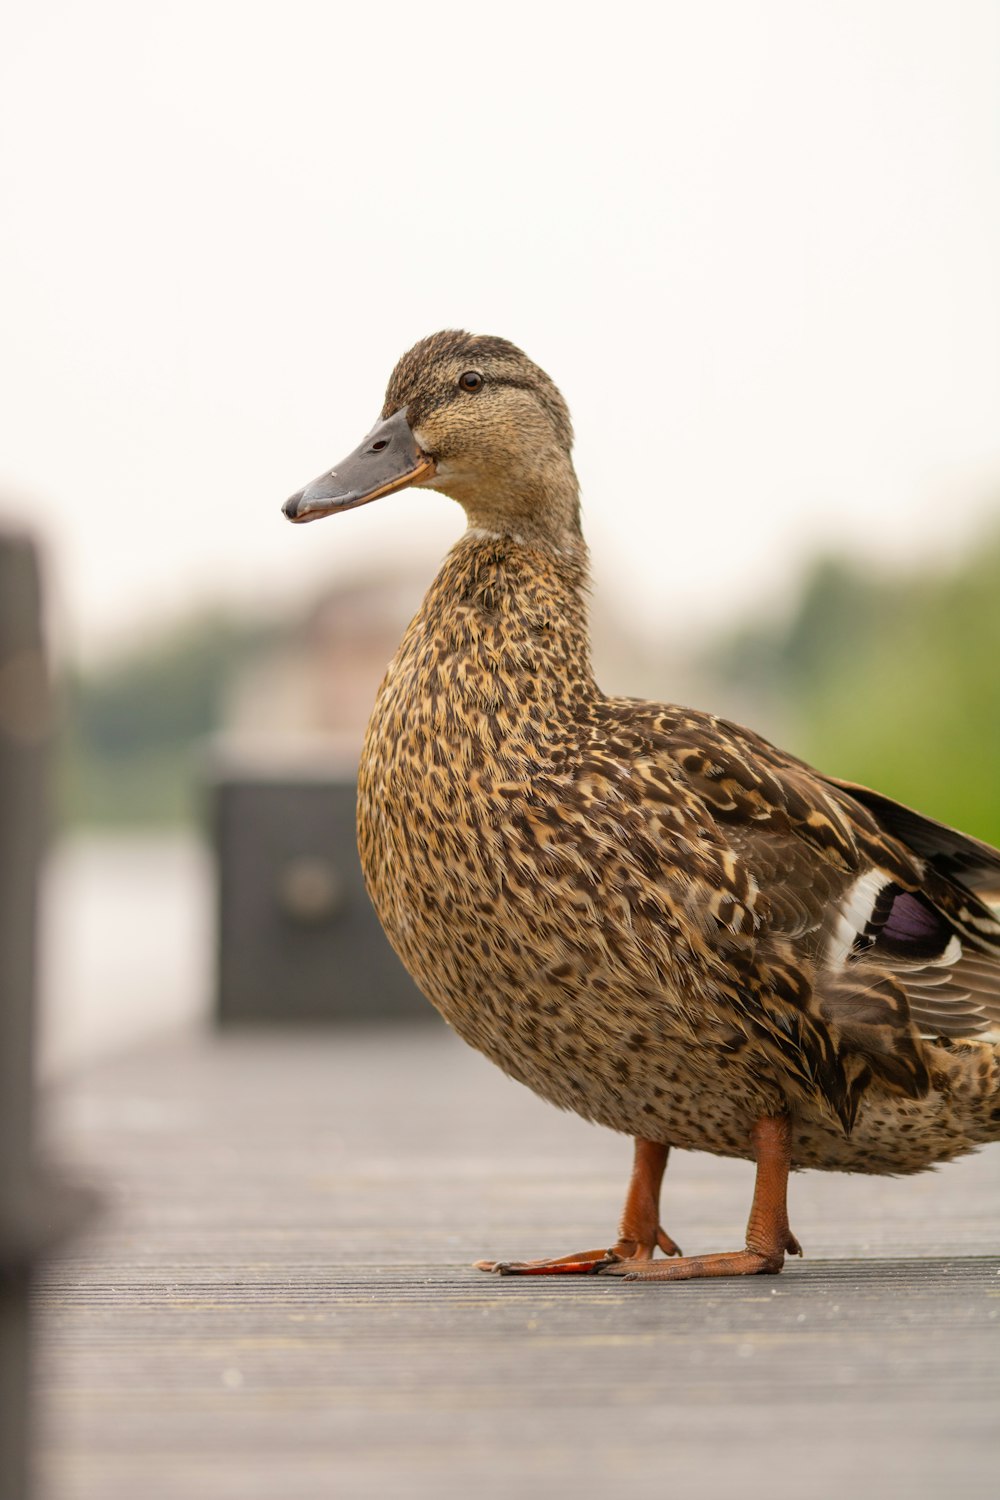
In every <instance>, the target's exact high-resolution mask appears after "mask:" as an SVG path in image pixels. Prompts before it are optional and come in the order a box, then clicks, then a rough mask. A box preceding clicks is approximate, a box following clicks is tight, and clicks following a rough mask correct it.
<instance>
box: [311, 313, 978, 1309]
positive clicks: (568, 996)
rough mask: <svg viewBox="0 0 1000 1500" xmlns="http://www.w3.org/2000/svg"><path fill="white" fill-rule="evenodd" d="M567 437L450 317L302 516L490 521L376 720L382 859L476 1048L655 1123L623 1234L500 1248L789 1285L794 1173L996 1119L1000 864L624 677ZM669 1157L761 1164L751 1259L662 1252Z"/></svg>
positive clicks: (538, 381) (376, 826) (899, 1167)
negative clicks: (415, 509) (455, 515)
mask: <svg viewBox="0 0 1000 1500" xmlns="http://www.w3.org/2000/svg"><path fill="white" fill-rule="evenodd" d="M571 444H572V429H571V426H570V419H569V412H568V410H567V408H566V403H565V401H564V400H563V398H562V396H561V395H560V393H559V391H558V390H557V389H556V387H555V386H554V385H553V383H552V381H551V380H550V379H549V378H548V376H547V375H545V374H544V373H543V371H542V370H540V369H539V368H538V367H537V365H534V364H532V362H531V361H530V360H529V359H527V358H526V356H525V355H524V354H522V353H521V351H520V350H519V349H517V348H515V347H514V345H512V344H509V343H507V342H506V340H504V339H499V338H486V337H479V336H473V335H470V334H467V333H458V332H446V333H438V334H435V335H434V336H433V337H431V338H428V339H424V340H423V341H422V342H421V343H419V344H417V345H416V347H415V348H413V349H411V350H410V352H409V353H408V354H406V355H404V356H403V358H402V359H401V360H400V362H399V364H398V365H397V366H396V368H395V370H394V371H393V374H392V378H391V379H390V381H389V388H388V391H387V392H386V398H385V405H384V406H383V408H382V416H381V420H380V421H379V423H378V425H377V426H376V427H375V428H373V430H372V431H371V432H370V433H369V434H368V437H367V438H366V439H365V440H364V442H363V443H362V445H361V446H360V448H357V449H356V450H355V452H354V453H352V454H351V455H350V457H349V458H347V459H346V460H345V461H344V462H343V463H342V464H340V465H338V467H337V468H336V469H333V470H332V471H330V472H329V473H327V474H324V475H322V476H321V477H320V478H319V479H317V480H315V481H314V482H313V483H312V484H310V485H308V486H307V487H306V488H305V489H304V490H302V491H300V493H299V494H297V495H294V496H293V497H292V498H291V499H290V500H289V501H288V502H287V503H286V505H285V508H284V509H285V514H286V515H287V516H288V517H289V518H290V519H291V520H293V521H312V520H315V519H317V518H318V517H319V516H325V515H330V514H332V513H333V512H334V511H341V510H348V509H351V508H353V507H354V506H357V505H365V504H367V502H368V501H370V500H375V499H377V498H378V497H379V496H381V495H388V494H391V493H392V492H393V491H394V490H400V489H404V488H405V487H406V486H408V485H415V486H423V487H426V488H430V489H435V490H441V491H443V492H444V493H445V494H448V495H451V496H452V497H453V498H454V499H455V500H458V501H459V502H460V503H461V504H462V505H463V506H464V508H465V511H466V514H467V517H468V523H469V524H468V529H467V530H466V532H465V534H464V536H463V537H462V539H461V540H460V541H459V542H458V544H457V545H456V546H455V547H454V548H453V550H452V551H451V553H450V554H449V556H448V558H447V559H446V561H445V563H444V566H443V568H442V569H441V572H440V573H439V575H438V578H437V580H436V582H435V583H434V585H433V587H432V588H431V590H430V592H429V594H428V595H427V597H426V599H425V600H424V603H423V606H422V607H421V609H420V612H419V614H418V615H417V617H416V619H415V620H414V621H413V623H412V624H411V625H410V627H409V629H408V630H407V632H406V634H405V636H404V637H403V641H402V644H401V646H400V648H399V651H398V652H397V654H396V657H395V660H394V661H393V663H392V665H391V666H390V668H389V670H388V673H387V674H386V677H385V680H384V682H383V683H382V686H381V688H380V689H379V693H378V698H377V701H376V704H375V710H374V712H373V714H372V718H371V722H370V724H369V726H368V734H367V738H366V741H365V747H364V751H363V754H362V758H361V767H360V772H359V783H358V837H359V845H360V850H361V860H362V864H363V866H364V871H365V877H366V880H367V883H368V889H369V891H370V893H371V898H372V901H373V902H374V904H375V907H376V910H377V911H378V914H379V917H380V919H381V921H382V925H383V926H384V928H385V930H386V932H387V934H388V936H389V939H390V941H391V942H392V944H393V946H394V948H395V949H396V951H397V953H398V954H399V955H400V957H401V959H402V960H403V963H404V964H405V965H406V967H407V968H408V969H409V971H410V973H411V974H412V975H413V977H414V979H415V980H416V982H417V984H418V985H419V986H420V988H421V989H422V990H423V992H424V994H425V995H427V997H428V998H429V999H430V1000H431V1001H432V1003H433V1004H434V1005H435V1006H437V1008H438V1010H439V1011H440V1012H441V1013H442V1015H443V1016H444V1017H445V1019H446V1020H447V1021H448V1022H449V1023H450V1024H451V1025H452V1026H453V1027H454V1028H455V1030H456V1031H457V1032H458V1033H459V1035H460V1036H462V1037H464V1038H465V1040H466V1041H467V1042H470V1043H471V1044H472V1046H474V1047H478V1048H479V1049H480V1051H482V1052H485V1053H486V1055H487V1057H490V1058H492V1060H493V1061H494V1062H495V1063H497V1064H498V1065H499V1066H500V1067H501V1068H503V1069H504V1071H505V1072H507V1073H510V1074H511V1075H512V1076H513V1077H514V1078H517V1079H519V1080H520V1081H521V1082H522V1083H526V1084H527V1085H528V1086H529V1088H532V1089H534V1090H535V1091H536V1093H539V1094H541V1095H542V1096H543V1097H544V1098H546V1099H550V1100H551V1101H552V1102H553V1103H554V1104H558V1105H560V1106H561V1107H563V1108H566V1109H574V1110H576V1111H577V1113H579V1114H581V1115H584V1116H585V1117H586V1118H587V1119H590V1120H596V1121H599V1122H600V1123H601V1124H602V1125H607V1126H609V1127H610V1128H611V1129H613V1130H619V1131H625V1132H627V1133H628V1134H629V1135H631V1136H633V1137H634V1138H635V1164H634V1168H633V1173H632V1179H631V1183H630V1186H629V1190H628V1196H627V1198H626V1202H625V1211H624V1215H623V1218H622V1222H621V1229H620V1234H619V1238H618V1240H617V1242H616V1243H615V1244H614V1245H613V1246H612V1247H611V1248H610V1249H599V1250H587V1251H581V1252H578V1253H577V1254H574V1255H569V1256H564V1257H561V1258H560V1259H557V1260H543V1261H529V1262H513V1263H512V1262H490V1261H482V1262H479V1265H480V1266H481V1267H482V1269H484V1270H494V1271H503V1272H536V1273H542V1272H559V1271H588V1270H598V1271H603V1272H610V1273H611V1274H613V1275H627V1276H631V1277H638V1278H639V1279H641V1280H677V1279H681V1278H686V1277H693V1276H725V1275H738V1274H746V1273H752V1272H760V1271H764V1272H775V1271H779V1270H780V1269H781V1267H782V1264H783V1261H784V1257H785V1253H786V1251H790V1252H792V1253H796V1254H797V1253H800V1252H799V1246H798V1243H797V1242H796V1240H795V1238H794V1236H793V1235H792V1233H791V1231H790V1229H789V1226H788V1217H787V1210H786V1189H787V1177H788V1171H789V1168H790V1167H791V1166H794V1167H821V1168H826V1169H828V1170H840V1171H852V1172H874V1173H898V1172H916V1171H919V1170H920V1169H921V1168H923V1167H927V1166H930V1165H931V1164H932V1163H933V1162H938V1161H944V1160H947V1159H948V1158H950V1157H953V1156H958V1155H961V1154H962V1153H963V1152H967V1151H971V1150H972V1149H973V1148H974V1147H975V1146H977V1145H979V1144H981V1143H982V1142H984V1141H990V1140H996V1139H998V1138H1000V1041H998V1030H1000V921H998V920H997V917H996V915H995V914H994V913H993V912H992V911H991V910H990V909H989V907H988V906H987V904H986V898H987V897H988V896H989V895H991V894H993V893H995V892H997V891H998V890H1000V853H998V852H997V851H996V850H994V849H991V848H989V847H988V846H987V845H985V844H982V843H979V842H978V841H977V840H975V839H972V838H967V837H965V836H964V835H963V834H960V833H956V832H953V831H952V830H951V829H950V828H946V827H943V826H942V825H941V824H939V823H935V822H933V821H931V820H930V819H929V818H924V817H922V816H921V815H920V814H919V813H916V812H912V811H910V809H909V808H905V807H902V806H900V805H899V804H897V803H895V802H891V801H890V800H889V799H888V798H886V797H882V796H880V795H879V794H878V793H876V792H871V791H868V790H867V789H866V788H864V787H861V786H854V785H851V784H850V783H848V782H843V781H836V780H834V779H832V778H830V777H825V776H821V775H820V774H819V773H818V772H816V771H813V770H811V769H810V767H809V766H807V765H805V764H804V763H803V762H802V761H799V760H796V759H795V758H794V757H793V756H790V755H785V754H783V753H782V752H781V751H779V750H776V749H775V748H774V746H773V745H770V744H769V743H768V742H767V741H766V740H763V739H761V738H760V737H759V736H758V735H756V734H754V733H753V732H752V731H751V730H748V729H742V728H740V726H739V725H737V724H732V723H729V722H727V721H726V720H724V719H717V718H714V717H712V716H711V715H710V714H701V713H696V712H693V711H691V710H689V709H684V708H674V707H670V706H666V705H662V704H658V703H643V702H639V701H637V700H635V699H629V698H607V697H605V695H604V694H603V693H602V692H601V691H600V689H599V688H598V687H597V684H596V683H595V682H594V678H593V676H592V674H591V668H590V651H589V645H588V634H587V614H586V602H585V601H586V589H587V553H586V548H585V546H584V542H583V538H582V536H581V532H580V518H579V506H578V490H577V480H576V475H575V473H574V470H573V464H572V460H571V458H570V449H571ZM991 1028H992V1031H991ZM670 1146H680V1147H684V1148H687V1149H694V1150H700V1151H712V1152H715V1153H717V1154H719V1155H722V1156H741V1157H751V1158H753V1159H754V1160H755V1161H756V1164H757V1177H756V1187H755V1191H754V1197H753V1207H752V1209H751V1213H750V1222H749V1226H748V1229H747V1237H746V1248H745V1249H743V1250H738V1251H735V1252H733V1253H729V1254H722V1255H702V1256H694V1257H681V1258H680V1259H668V1260H662V1261H656V1262H654V1261H653V1254H654V1251H655V1249H656V1247H657V1246H659V1247H660V1249H662V1250H663V1251H665V1252H666V1254H667V1255H668V1256H680V1251H679V1250H678V1248H677V1246H676V1245H675V1244H674V1242H673V1240H672V1239H670V1237H669V1236H668V1235H667V1234H666V1233H665V1231H664V1230H663V1229H662V1228H661V1227H660V1222H659V1208H658V1203H659V1193H660V1183H661V1180H662V1176H663V1171H664V1167H665V1165H666V1160H667V1152H668V1150H669V1148H670Z"/></svg>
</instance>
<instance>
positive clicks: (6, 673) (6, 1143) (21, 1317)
mask: <svg viewBox="0 0 1000 1500" xmlns="http://www.w3.org/2000/svg"><path fill="white" fill-rule="evenodd" d="M50 718H51V698H50V693H49V683H48V672H47V668H46V663H45V655H44V651H43V647H42V627H41V601H40V587H39V577H38V564H37V558H36V554H35V549H34V547H33V546H32V544H31V542H30V541H29V540H28V539H27V538H26V537H22V536H12V535H9V534H3V533H0V1500H24V1497H25V1496H26V1495H27V1494H28V1493H29V1475H28V1446H29V1445H28V1432H29V1424H28V1388H29V1381H28V1360H29V1353H30V1350H29V1313H28V1298H29V1292H30V1287H31V1275H32V1266H33V1265H34V1263H35V1262H36V1261H37V1259H38V1256H39V1254H40V1253H41V1252H42V1251H43V1250H44V1248H45V1246H46V1245H47V1244H48V1243H50V1242H51V1241H52V1240H53V1239H55V1238H56V1237H58V1236H59V1235H61V1234H62V1233H64V1232H65V1231H66V1230H67V1229H68V1228H69V1227H70V1225H71V1224H72V1223H73V1221H74V1220H75V1219H76V1218H77V1217H78V1215H79V1213H80V1210H81V1208H82V1207H83V1206H84V1203H83V1199H82V1198H81V1197H80V1195H78V1194H76V1193H73V1192H71V1191H70V1190H69V1189H68V1188H65V1187H60V1186H58V1185H57V1184H54V1183H52V1182H46V1181H44V1180H43V1179H42V1178H41V1177H40V1175H39V1173H38V1172H37V1170H36V1166H35V1161H34V1156H33V1151H32V1099H33V1093H34V1077H33V1066H34V1047H33V1040H34V1037H33V1029H34V1017H33V1011H34V1000H35V941H36V907H37V886H38V872H39V866H40V863H41V855H42V848H43V844H44V833H45V829H44V824H45V779H46V765H45V762H46V758H47V751H48V741H49V730H50Z"/></svg>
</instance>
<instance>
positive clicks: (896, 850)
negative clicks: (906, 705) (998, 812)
mask: <svg viewBox="0 0 1000 1500" xmlns="http://www.w3.org/2000/svg"><path fill="white" fill-rule="evenodd" d="M658 728H659V729H661V730H662V732H663V738H662V739H661V740H659V745H658V749H659V750H660V754H661V755H662V754H663V753H664V751H665V752H666V754H667V755H668V756H669V759H670V761H671V762H672V770H673V774H674V777H675V778H676V782H677V783H679V789H683V793H684V795H685V796H687V797H692V796H693V798H694V799H695V803H696V805H697V807H698V808H700V809H701V811H702V814H703V815H704V816H705V818H706V821H707V826H708V827H710V828H711V829H712V830H713V832H714V834H715V835H716V836H717V837H718V838H719V839H720V840H721V841H722V842H723V843H724V846H725V848H726V850H727V852H728V855H729V857H730V860H731V861H732V862H733V882H732V883H733V884H734V886H738V887H739V888H740V889H742V890H745V889H746V888H747V886H748V885H750V886H752V887H753V888H754V889H755V890H756V891H759V893H760V895H759V898H758V900H757V902H756V917H757V921H758V923H759V947H760V951H761V955H762V957H761V960H760V961H761V963H766V962H767V955H768V953H773V952H775V951H780V952H782V953H784V954H790V955H791V961H792V962H794V963H795V964H796V965H797V968H798V972H799V975H800V977H801V978H802V979H803V981H804V982H805V984H806V985H807V986H808V989H809V992H810V996H809V1000H808V1001H807V1002H806V1007H805V1008H806V1009H807V1011H808V1013H809V1015H810V1017H811V1019H813V1020H814V1021H815V1022H816V1023H817V1024H820V1025H825V1026H828V1027H829V1028H830V1029H831V1032H832V1033H833V1034H834V1035H835V1036H836V1038H837V1039H838V1045H839V1046H840V1047H841V1048H843V1049H846V1051H847V1052H852V1051H853V1052H855V1053H857V1054H858V1055H859V1056H860V1057H862V1058H863V1059H865V1061H866V1062H867V1063H868V1064H870V1066H871V1068H872V1070H873V1071H874V1072H875V1073H877V1074H878V1075H879V1076H880V1077H881V1078H882V1079H883V1080H884V1081H886V1082H888V1083H891V1084H893V1085H894V1086H896V1087H899V1088H901V1089H904V1090H905V1091H906V1092H908V1093H911V1094H919V1093H922V1092H923V1091H924V1090H925V1089H926V1087H927V1083H928V1074H927V1067H926V1062H925V1059H924V1055H923V1048H922V1046H921V1039H928V1040H932V1039H935V1038H944V1039H951V1040H961V1039H972V1038H975V1037H980V1036H985V1035H987V1034H990V1033H994V1032H998V1031H1000V920H998V916H997V914H996V913H994V912H992V911H991V910H990V908H989V907H988V906H987V905H986V903H985V901H984V900H983V899H982V898H983V895H984V894H988V893H990V892H992V890H993V889H994V885H995V883H996V881H997V880H998V878H1000V853H998V851H996V850H994V849H991V848H990V847H989V846H988V845H986V844H983V843H981V842H980V841H979V840H976V839H970V838H967V837H966V836H965V835H963V834H960V833H958V832H956V831H955V830H954V829H950V828H946V827H944V825H941V824H936V823H934V822H933V821H932V820H930V819H925V818H923V817H921V815H920V814H918V813H914V812H911V811H910V809H908V808H903V807H901V806H900V805H899V804H897V803H894V802H891V801H890V799H888V798H884V797H881V796H879V795H878V794H877V793H873V792H868V791H867V789H865V788H860V787H854V786H852V785H849V784H847V783H842V782H836V781H833V780H830V779H829V778H825V777H823V776H821V775H819V774H818V773H817V772H815V771H814V770H812V768H811V767H809V766H807V765H806V764H805V763H804V762H802V761H799V760H796V759H795V758H794V757H792V756H788V755H785V754H784V753H783V752H781V751H779V750H777V749H776V748H775V747H774V746H773V745H771V744H770V743H769V742H768V741H766V740H764V739H762V738H761V737H760V736H758V735H756V734H754V733H753V732H752V731H750V730H746V729H743V728H742V727H741V726H739V725H736V724H732V723H730V722H728V721H725V720H718V719H714V718H711V717H710V716H707V715H704V716H703V715H697V714H691V713H689V712H687V711H677V712H676V715H675V716H673V718H672V719H671V721H670V722H669V723H667V722H664V721H663V720H662V719H661V720H660V722H659V724H658Z"/></svg>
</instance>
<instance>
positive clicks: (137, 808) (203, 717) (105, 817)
mask: <svg viewBox="0 0 1000 1500" xmlns="http://www.w3.org/2000/svg"><path fill="white" fill-rule="evenodd" d="M273 634H274V632H273V628H271V629H268V628H262V627H260V626H258V625H256V624H249V623H246V622H242V621H237V620H234V619H232V618H229V617H227V616H222V615H217V614H205V615H200V616H197V617H195V618H193V619H191V620H188V621H185V622H184V623H183V624H182V625H180V626H178V627H176V628H175V629H174V630H172V631H169V632H167V633H166V634H164V635H163V636H161V637H159V638H158V639H156V640H154V641H153V642H151V643H148V644H145V645H138V646H136V647H135V648H134V649H133V650H132V651H130V652H129V653H128V655H126V656H123V657H121V658H119V659H118V660H117V661H114V662H112V663H109V664H108V665H106V666H103V667H101V668H98V669H96V670H93V671H90V672H86V673H76V674H73V675H71V676H70V677H68V678H67V679H66V680H65V682H64V683H63V684H62V704H63V724H64V730H63V734H62V735H61V737H60V744H59V753H58V756H57V776H56V801H57V814H58V816H59V818H60V821H62V822H64V823H65V822H70V823H81V822H85V823H106V824H137V823H140V824H141V823H147V824H149V823H175V822H179V821H185V820H187V819H190V818H191V817H193V816H194V815H195V812H196V799H197V783H198V773H199V767H200V763H201V743H202V741H203V740H204V738H205V736H206V735H209V734H211V733H212V731H213V730H216V729H218V728H220V727H221V714H222V708H223V699H224V693H225V689H226V684H227V683H228V681H229V679H230V678H231V676H232V674H233V673H234V672H235V671H236V670H237V669H238V668H239V666H240V665H241V664H242V663H243V662H244V661H245V660H246V659H247V658H248V657H249V656H250V655H251V654H252V653H253V652H254V651H255V650H257V649H259V647H260V646H261V645H262V644H263V642H264V641H265V640H266V639H269V638H271V637H272V636H273Z"/></svg>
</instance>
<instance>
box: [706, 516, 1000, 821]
mask: <svg viewBox="0 0 1000 1500" xmlns="http://www.w3.org/2000/svg"><path fill="white" fill-rule="evenodd" d="M710 665H711V667H712V668H714V670H716V671H717V672H719V673H721V674H722V676H723V677H724V678H725V679H727V680H728V681H730V682H738V683H739V684H740V687H741V690H742V691H743V692H744V693H745V694H747V693H749V694H753V693H754V692H759V693H761V694H765V693H766V694H767V695H768V697H769V699H770V700H771V701H775V700H776V701H777V702H779V703H780V704H781V705H782V709H783V711H784V714H785V715H786V717H787V722H789V723H790V724H791V725H792V726H793V728H792V733H791V735H790V737H789V744H788V748H789V749H792V750H794V751H795V752H796V753H797V754H799V755H801V756H802V757H803V758H804V759H806V760H808V761H810V762H812V763H813V764H814V765H817V766H819V767H821V768H822V769H823V770H825V771H828V772H829V773H830V774H832V775H836V776H842V777H844V778H846V779H847V780H850V781H861V782H865V783H867V784H869V785H871V786H874V787H877V788H878V790H879V791H882V792H885V793H886V794H887V795H889V796H892V797H896V798H898V799H899V800H900V801H901V802H907V803H910V804H911V805H913V806H916V807H918V808H919V809H920V810H921V811H923V812H926V813H928V814H929V815H931V816H932V817H936V818H940V819H941V820H942V821H943V822H946V823H952V824H954V825H955V826H957V827H959V828H963V829H965V830H966V831H968V832H969V833H974V834H977V835H978V836H979V837H980V838H984V839H986V840H987V841H988V842H990V843H994V844H1000V537H995V538H993V539H992V540H991V541H989V542H988V544H987V545H984V546H983V547H981V548H980V550H979V551H978V552H977V553H976V554H975V556H973V557H972V558H971V559H969V560H967V561H966V562H965V563H964V564H963V565H962V566H960V567H957V568H955V569H953V570H952V571H951V572H949V573H940V572H937V573H935V572H931V571H923V572H921V573H918V574H910V575H908V576H904V577H895V578H887V577H879V576H877V575H874V574H870V573H864V572H862V571H861V570H860V569H858V568H857V567H856V566H853V565H852V564H849V563H847V562H844V561H840V560H836V561H831V560H824V561H823V562H822V563H820V564H819V565H818V566H817V567H816V568H815V570H814V572H813V574H812V576H811V578H810V579H809V580H808V583H807V585H806V588H805V591H804V594H803V597H802V601H801V604H800V606H799V609H798V611H797V613H796V615H795V617H794V619H793V620H792V621H791V622H790V623H789V624H788V625H787V626H785V627H784V628H782V629H778V630H771V631H761V630H755V631H745V632H743V633H741V634H739V635H737V636H735V637H733V638H732V639H731V640H729V641H728V642H726V643H725V644H724V645H723V646H721V647H720V648H719V649H718V650H717V651H716V653H714V655H713V658H712V661H711V663H710Z"/></svg>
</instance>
